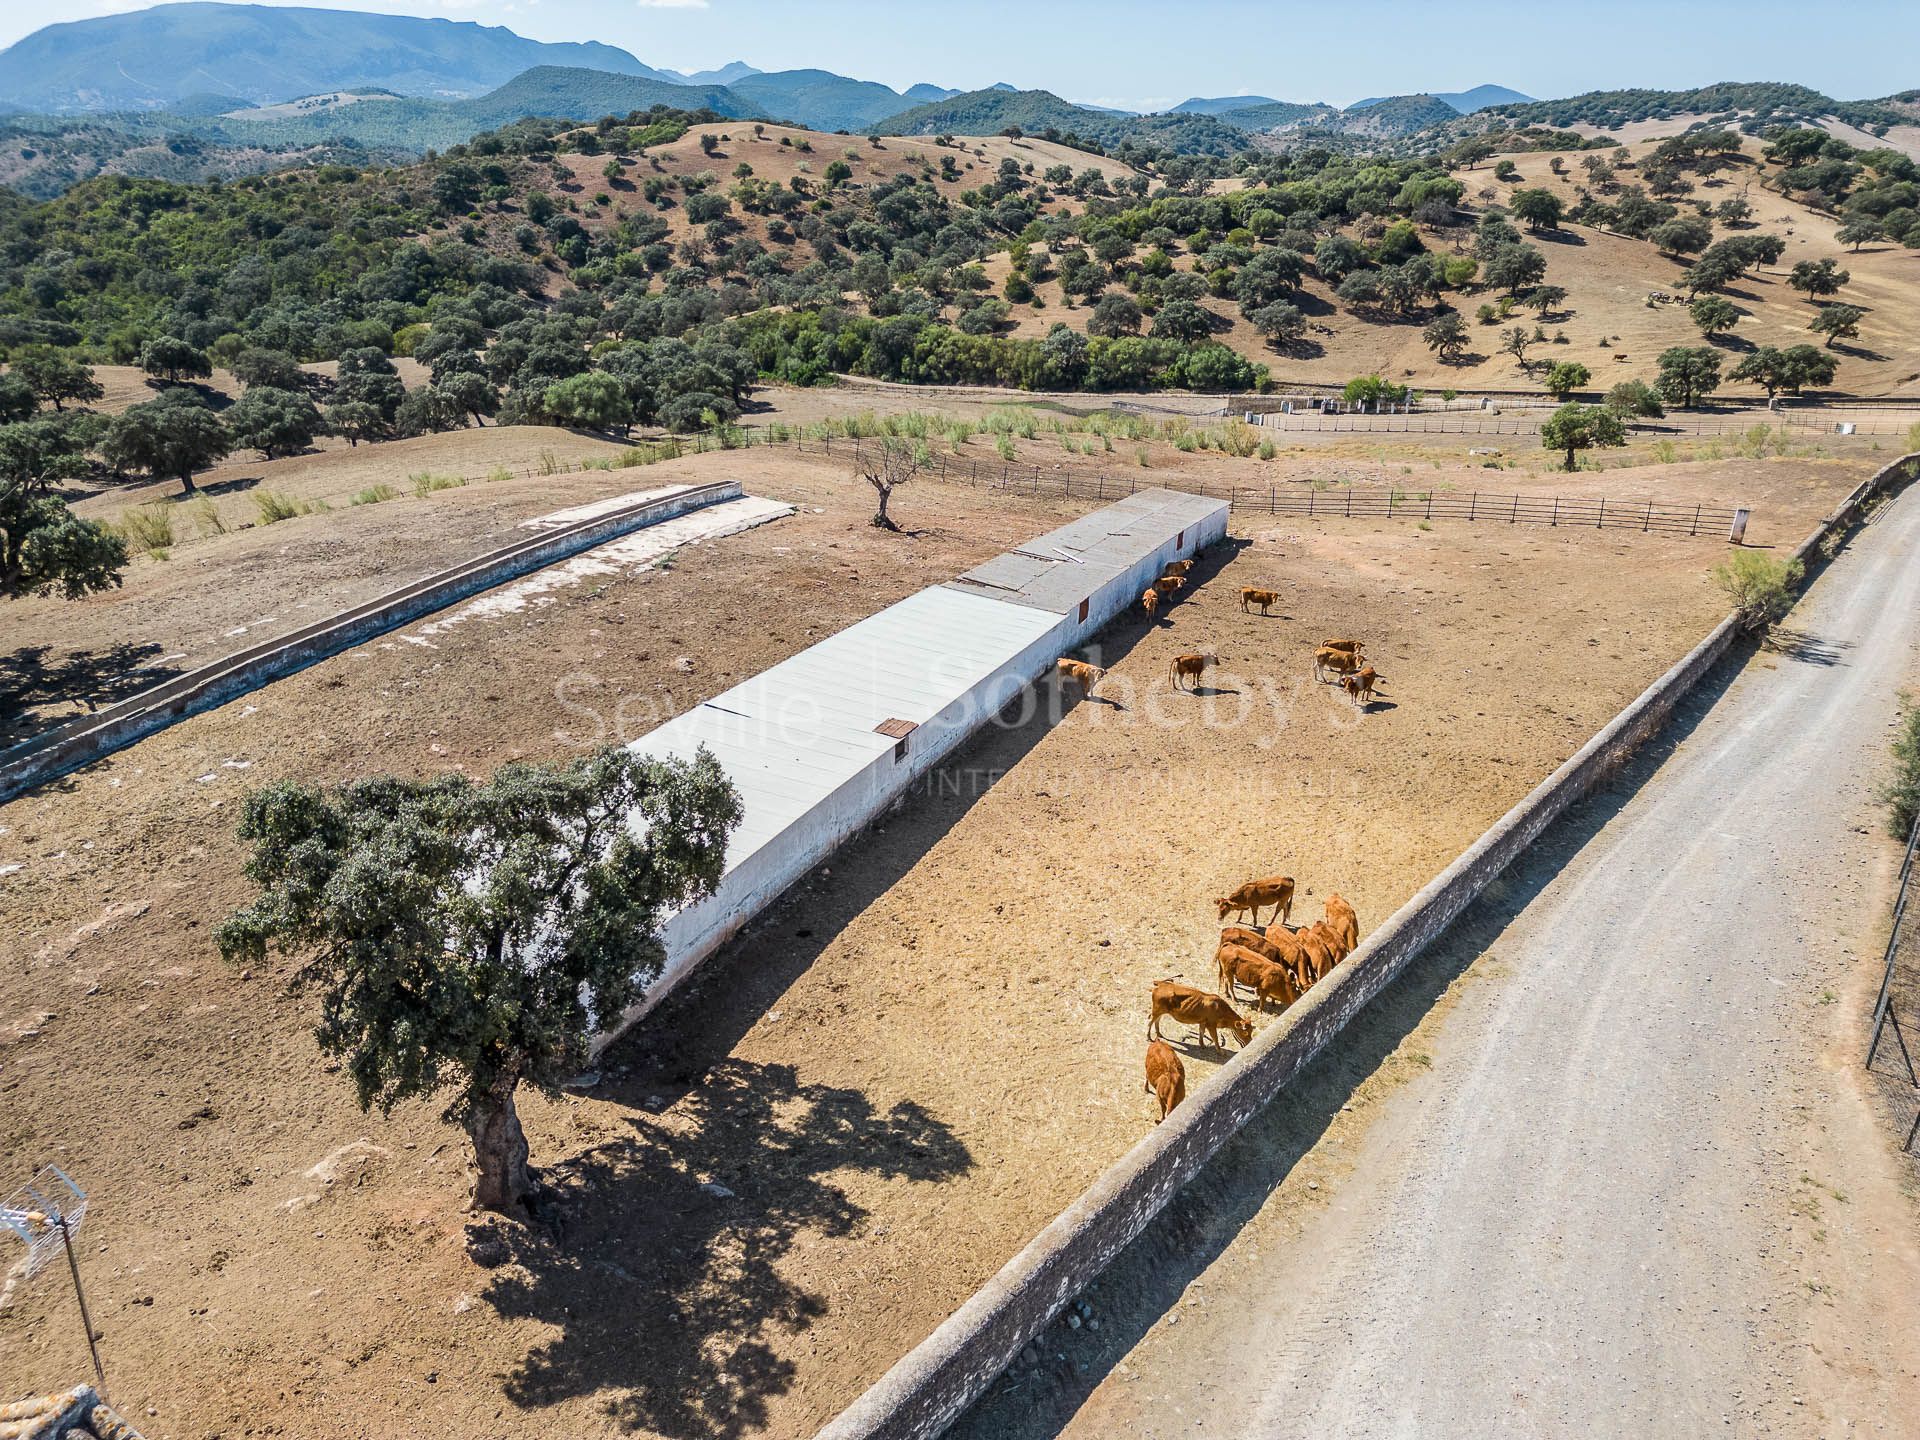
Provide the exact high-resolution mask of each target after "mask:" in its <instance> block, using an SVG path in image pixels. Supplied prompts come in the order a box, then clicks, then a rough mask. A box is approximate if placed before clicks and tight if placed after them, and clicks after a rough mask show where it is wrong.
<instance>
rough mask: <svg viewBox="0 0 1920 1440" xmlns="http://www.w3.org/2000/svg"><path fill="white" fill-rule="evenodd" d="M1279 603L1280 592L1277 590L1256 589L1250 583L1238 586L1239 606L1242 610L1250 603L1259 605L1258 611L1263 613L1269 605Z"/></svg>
mask: <svg viewBox="0 0 1920 1440" xmlns="http://www.w3.org/2000/svg"><path fill="white" fill-rule="evenodd" d="M1279 603H1280V592H1279V591H1278V590H1256V589H1254V588H1253V586H1251V585H1243V586H1241V587H1240V608H1241V609H1242V610H1245V609H1247V607H1248V606H1250V605H1258V606H1259V607H1260V613H1261V614H1262V615H1265V614H1266V613H1267V607H1268V606H1269V605H1278V604H1279Z"/></svg>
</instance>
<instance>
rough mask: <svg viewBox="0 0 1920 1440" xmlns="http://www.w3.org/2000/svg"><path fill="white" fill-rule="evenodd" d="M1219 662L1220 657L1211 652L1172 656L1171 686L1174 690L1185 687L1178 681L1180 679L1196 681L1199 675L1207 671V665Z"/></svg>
mask: <svg viewBox="0 0 1920 1440" xmlns="http://www.w3.org/2000/svg"><path fill="white" fill-rule="evenodd" d="M1219 663H1220V657H1219V656H1218V655H1214V654H1211V653H1208V654H1205V655H1199V654H1192V655H1176V656H1174V657H1173V688H1174V689H1176V690H1184V689H1186V688H1187V687H1186V686H1184V685H1182V684H1181V683H1180V682H1181V681H1182V680H1192V681H1194V682H1196V683H1198V681H1199V679H1200V677H1201V676H1202V675H1204V674H1206V673H1207V667H1208V666H1209V665H1218V664H1219Z"/></svg>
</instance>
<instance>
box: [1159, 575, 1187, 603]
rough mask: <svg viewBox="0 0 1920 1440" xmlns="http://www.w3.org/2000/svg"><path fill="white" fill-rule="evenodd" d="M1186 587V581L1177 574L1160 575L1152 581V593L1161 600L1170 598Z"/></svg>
mask: <svg viewBox="0 0 1920 1440" xmlns="http://www.w3.org/2000/svg"><path fill="white" fill-rule="evenodd" d="M1186 588H1187V582H1186V581H1184V580H1182V579H1181V578H1180V577H1179V576H1178V575H1162V576H1161V577H1160V578H1159V579H1158V580H1156V581H1154V582H1153V589H1154V593H1155V594H1157V595H1158V596H1159V597H1160V598H1161V599H1162V600H1171V599H1172V598H1173V597H1174V596H1175V595H1178V594H1179V593H1180V592H1181V591H1182V590H1184V589H1186Z"/></svg>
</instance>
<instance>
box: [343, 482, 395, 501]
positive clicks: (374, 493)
mask: <svg viewBox="0 0 1920 1440" xmlns="http://www.w3.org/2000/svg"><path fill="white" fill-rule="evenodd" d="M399 498H400V492H399V491H398V490H396V489H394V488H393V486H391V485H387V484H380V485H369V486H367V488H366V489H364V490H362V491H360V492H359V493H358V494H357V495H355V496H354V497H353V500H352V501H351V502H350V503H352V504H355V505H378V504H379V503H380V502H381V501H383V500H398V499H399Z"/></svg>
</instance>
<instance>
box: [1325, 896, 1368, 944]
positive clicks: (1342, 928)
mask: <svg viewBox="0 0 1920 1440" xmlns="http://www.w3.org/2000/svg"><path fill="white" fill-rule="evenodd" d="M1326 908H1327V917H1326V918H1327V928H1328V929H1330V930H1332V931H1333V932H1334V933H1335V934H1336V935H1338V936H1339V937H1340V943H1341V944H1342V945H1344V946H1345V947H1346V949H1347V953H1348V954H1349V955H1351V954H1352V953H1353V952H1354V950H1355V949H1356V948H1357V947H1358V946H1359V944H1360V917H1359V916H1358V915H1356V914H1355V913H1354V910H1353V906H1351V905H1349V904H1348V903H1347V902H1346V901H1345V900H1344V899H1343V898H1341V895H1340V892H1339V891H1338V890H1335V891H1333V892H1331V893H1330V894H1329V895H1328V896H1327V900H1326Z"/></svg>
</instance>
